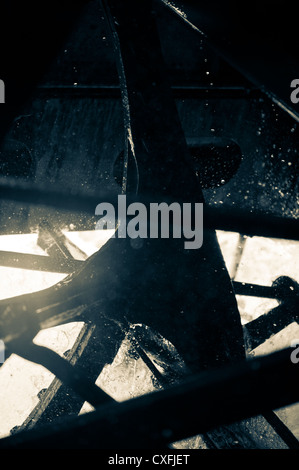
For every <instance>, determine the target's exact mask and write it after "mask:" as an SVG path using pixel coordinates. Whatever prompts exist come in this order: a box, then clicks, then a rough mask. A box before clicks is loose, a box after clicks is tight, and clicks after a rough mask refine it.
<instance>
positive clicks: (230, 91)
mask: <svg viewBox="0 0 299 470" xmlns="http://www.w3.org/2000/svg"><path fill="white" fill-rule="evenodd" d="M171 90H172V94H173V97H174V98H176V99H205V100H206V99H220V98H223V99H256V98H261V96H263V95H262V93H261V91H260V90H258V89H256V88H245V87H242V86H208V87H207V86H196V85H173V86H172V87H171ZM36 96H37V97H40V98H43V97H45V96H46V97H52V96H53V97H57V96H62V97H69V98H78V97H79V98H84V97H85V98H86V97H97V98H109V99H117V98H119V99H120V98H121V91H120V86H119V85H116V84H115V85H39V86H38V87H37V89H36Z"/></svg>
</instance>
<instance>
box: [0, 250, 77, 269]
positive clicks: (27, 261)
mask: <svg viewBox="0 0 299 470" xmlns="http://www.w3.org/2000/svg"><path fill="white" fill-rule="evenodd" d="M83 262H84V261H80V260H75V259H70V258H69V259H66V258H62V259H60V260H57V259H53V258H52V257H51V256H41V255H32V254H27V253H17V252H14V251H0V266H5V267H9V268H17V269H30V270H32V271H46V272H52V273H65V274H68V273H72V272H74V271H75V270H76V269H78V268H80V267H81V266H82V263H83Z"/></svg>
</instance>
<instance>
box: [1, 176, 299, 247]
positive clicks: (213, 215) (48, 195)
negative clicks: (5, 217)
mask: <svg viewBox="0 0 299 470" xmlns="http://www.w3.org/2000/svg"><path fill="white" fill-rule="evenodd" d="M1 199H3V200H12V201H18V202H22V203H23V204H32V205H42V206H47V207H54V208H56V209H61V210H69V211H73V212H80V211H84V212H86V213H88V214H92V215H94V213H95V208H96V206H97V205H98V204H99V203H100V202H109V203H111V204H112V205H114V206H115V207H116V206H117V203H118V195H117V194H116V193H114V192H108V191H103V192H99V193H98V194H97V195H95V194H94V193H92V194H90V193H87V194H86V193H85V194H82V193H75V192H74V193H73V194H70V193H65V192H63V191H61V190H59V189H58V187H57V186H55V185H53V186H52V187H51V186H48V187H47V189H45V188H44V187H42V186H39V185H37V184H34V185H32V184H30V183H25V182H23V183H20V182H16V181H15V180H12V179H9V178H7V179H6V178H1V179H0V200H1ZM162 201H163V202H168V203H170V202H173V199H170V198H169V199H168V197H167V196H165V195H163V196H160V197H159V195H158V194H143V195H136V194H127V204H130V203H132V202H142V203H144V204H150V203H153V202H162ZM178 202H179V201H178ZM184 202H192V201H186V200H184ZM193 202H194V201H193ZM204 228H205V229H216V230H224V231H232V232H239V233H241V234H243V235H249V236H260V237H270V238H285V239H289V240H299V219H291V218H289V217H279V216H275V215H269V214H265V213H262V212H259V211H255V212H254V213H253V212H251V211H249V210H246V209H241V208H238V209H236V208H232V207H223V206H222V207H221V208H219V207H211V206H208V205H207V204H205V207H204Z"/></svg>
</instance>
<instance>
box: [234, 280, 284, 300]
mask: <svg viewBox="0 0 299 470" xmlns="http://www.w3.org/2000/svg"><path fill="white" fill-rule="evenodd" d="M232 283H233V287H234V291H235V294H236V295H244V296H249V297H262V298H266V299H279V298H280V296H279V291H278V290H277V289H275V287H272V286H260V285H258V284H248V283H245V282H238V281H232Z"/></svg>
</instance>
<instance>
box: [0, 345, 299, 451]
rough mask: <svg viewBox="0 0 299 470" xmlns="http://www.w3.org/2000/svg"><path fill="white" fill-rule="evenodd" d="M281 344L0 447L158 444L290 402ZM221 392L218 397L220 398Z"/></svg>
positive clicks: (293, 380)
mask: <svg viewBox="0 0 299 470" xmlns="http://www.w3.org/2000/svg"><path fill="white" fill-rule="evenodd" d="M292 351H293V349H286V350H283V351H279V352H276V353H273V354H271V355H268V356H263V357H257V358H254V359H250V360H247V361H242V362H241V363H239V364H236V365H233V366H229V367H225V368H222V369H219V370H215V371H211V372H207V373H203V374H199V375H196V376H193V377H191V378H190V379H189V380H186V381H185V382H184V383H181V384H180V385H175V386H173V387H170V388H169V389H167V390H163V391H159V392H153V393H150V394H147V395H144V396H141V397H138V398H134V399H132V400H128V401H125V402H122V403H111V404H108V405H105V406H101V407H99V408H98V409H97V410H96V411H95V412H92V413H88V414H86V415H82V416H79V417H77V418H76V419H66V420H65V421H64V422H61V421H60V422H59V427H58V426H57V425H56V424H55V423H53V425H52V426H45V427H44V428H39V429H38V430H34V429H33V430H30V431H28V432H26V433H19V434H15V435H14V436H11V437H8V438H4V439H2V440H0V448H1V449H4V448H32V447H34V448H35V449H38V448H44V449H45V448H48V449H50V448H85V449H87V448H90V449H91V448H94V449H95V448H98V449H101V448H102V449H109V448H110V449H111V448H117V449H125V448H128V449H133V448H144V449H145V448H161V447H163V446H165V444H169V443H171V442H174V441H176V440H179V439H183V438H187V437H190V436H192V435H196V434H203V433H204V432H206V431H208V430H210V429H213V428H214V427H216V426H218V425H221V424H229V423H232V422H236V421H239V420H242V419H246V418H249V417H251V416H256V415H258V414H261V413H263V412H266V411H269V410H273V409H277V408H280V407H282V406H286V405H290V404H292V403H294V402H296V401H298V399H299V395H298V366H297V365H296V364H293V363H292V361H291V359H290V355H291V352H292ZM220 397H221V398H220Z"/></svg>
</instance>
